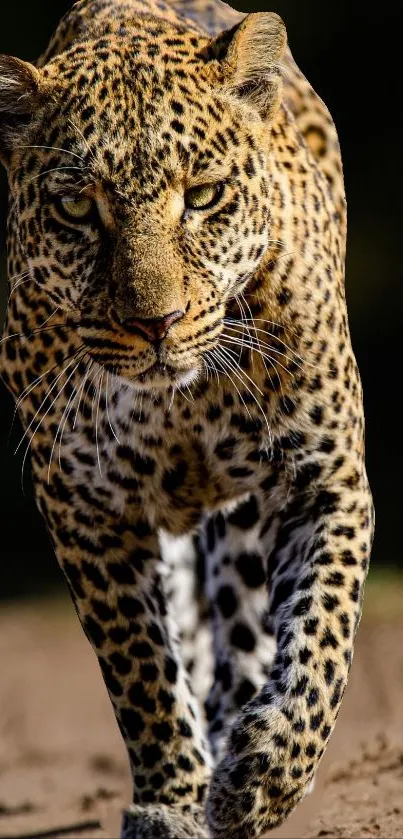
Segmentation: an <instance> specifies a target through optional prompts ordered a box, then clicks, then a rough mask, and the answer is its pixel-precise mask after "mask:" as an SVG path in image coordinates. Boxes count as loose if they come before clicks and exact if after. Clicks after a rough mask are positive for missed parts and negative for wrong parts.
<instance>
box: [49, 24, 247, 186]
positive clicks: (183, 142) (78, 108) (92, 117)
mask: <svg viewBox="0 0 403 839" xmlns="http://www.w3.org/2000/svg"><path fill="white" fill-rule="evenodd" d="M221 73H222V70H221V67H220V64H219V62H218V61H216V60H214V58H213V57H212V55H211V50H210V46H209V41H208V39H207V38H206V37H204V36H201V35H198V34H196V33H193V32H189V31H185V30H179V29H177V28H175V27H172V26H171V25H169V24H164V22H156V21H152V22H150V23H149V24H148V26H145V25H144V23H142V24H141V26H140V24H138V23H137V24H135V23H134V24H133V26H125V27H120V28H119V31H118V32H116V31H112V32H109V33H104V34H102V36H100V37H98V38H95V39H93V40H91V41H88V42H85V43H79V44H75V45H74V46H73V47H72V48H70V49H69V50H67V51H66V52H64V53H62V54H61V55H58V56H56V57H55V58H53V59H52V60H51V61H50V62H49V63H48V64H47V65H46V67H45V68H44V74H45V76H46V78H47V80H48V82H49V84H50V85H53V86H54V87H53V93H52V97H51V100H50V102H49V104H48V107H47V110H46V118H45V119H44V121H43V123H42V125H41V137H40V138H39V139H40V142H41V143H43V145H47V146H48V147H54V148H61V147H63V148H64V149H67V150H70V151H71V150H73V151H74V150H76V151H77V150H79V151H80V155H81V158H82V159H85V161H86V164H87V165H88V166H90V168H91V170H92V171H94V170H95V172H97V173H99V174H100V175H101V176H104V177H107V176H109V177H110V176H111V175H112V176H113V178H114V179H116V178H118V179H119V180H120V181H121V182H122V183H123V182H124V180H125V174H129V173H130V177H133V174H134V175H135V178H136V186H137V187H139V186H140V187H142V188H143V189H146V188H147V184H149V183H150V176H153V179H154V176H155V174H156V172H157V171H159V172H163V173H164V176H166V177H168V178H169V179H170V180H174V179H175V177H176V176H177V177H182V176H183V173H184V172H185V173H186V174H188V175H190V176H191V177H192V178H198V179H199V180H200V181H203V180H206V177H207V178H208V177H212V178H215V177H220V178H225V177H227V176H229V175H230V174H231V171H232V170H233V164H234V158H235V159H236V158H237V157H239V158H240V162H241V163H242V161H243V159H244V157H245V156H247V155H250V153H253V152H254V151H255V152H256V153H258V150H259V142H258V141H257V140H256V134H257V132H258V131H259V122H260V120H259V118H258V117H257V115H256V119H255V121H253V120H252V123H253V122H254V123H255V124H253V125H251V124H250V121H249V120H248V119H245V109H244V108H242V106H241V105H239V103H236V102H235V101H231V98H230V97H228V96H227V95H226V94H225V92H224V90H223V88H222V85H221V81H222V79H221ZM259 153H260V151H259ZM160 186H161V185H160ZM162 186H164V184H163V183H162Z"/></svg>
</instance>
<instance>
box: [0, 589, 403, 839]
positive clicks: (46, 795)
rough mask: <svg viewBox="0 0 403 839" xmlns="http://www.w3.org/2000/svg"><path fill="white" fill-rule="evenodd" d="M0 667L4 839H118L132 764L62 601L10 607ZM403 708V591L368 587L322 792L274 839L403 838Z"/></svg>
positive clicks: (0, 642) (0, 619)
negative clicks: (45, 838) (27, 837)
mask: <svg viewBox="0 0 403 839" xmlns="http://www.w3.org/2000/svg"><path fill="white" fill-rule="evenodd" d="M0 664H1V670H0V673H1V683H0V839H5V837H7V839H10V837H22V836H23V835H24V834H32V835H38V834H40V835H42V832H45V831H49V833H48V834H47V835H49V836H52V837H56V836H59V835H63V836H67V837H70V839H75V837H81V839H101V838H102V839H106V838H107V837H109V838H110V839H114V837H117V836H118V835H119V824H120V813H121V809H122V807H123V806H124V804H125V803H128V802H129V800H130V784H129V776H128V769H127V764H126V758H125V753H124V749H123V745H122V742H121V740H120V735H119V733H118V730H117V727H116V725H115V722H114V718H113V714H112V711H111V708H110V706H109V700H108V698H107V696H106V692H105V690H104V687H103V684H102V681H101V677H100V674H99V671H98V666H97V664H96V661H95V657H94V656H93V654H92V652H91V650H90V647H89V645H88V643H87V641H86V640H85V638H84V635H83V633H82V631H81V629H80V627H79V625H78V620H77V618H76V616H75V613H74V612H73V610H72V608H71V606H70V605H69V603H68V601H67V598H66V600H63V599H61V600H57V601H51V602H49V601H43V602H38V603H29V604H10V605H7V606H3V607H2V609H1V611H0ZM402 708H403V587H402V585H401V584H399V583H396V582H395V583H393V584H385V583H382V584H379V583H373V584H372V585H369V586H368V593H367V598H366V604H365V609H364V618H363V620H362V623H361V627H360V632H359V640H358V643H357V648H356V655H355V659H354V665H353V670H352V677H351V681H350V685H349V687H348V690H347V692H346V696H345V700H344V705H343V709H342V711H341V713H340V716H339V720H338V724H337V726H336V731H335V734H334V735H333V738H332V741H331V744H330V746H329V749H328V751H327V754H326V756H325V758H324V759H323V761H322V764H321V768H320V771H319V773H318V779H317V784H316V789H315V791H314V792H313V794H312V795H311V796H309V797H308V798H306V799H305V801H304V802H303V803H302V804H301V805H300V806H299V808H298V809H297V811H296V812H295V814H294V815H293V816H292V817H291V818H290V819H289V820H288V821H287V823H286V825H283V826H282V827H281V828H279V829H278V830H275V831H273V832H272V833H271V834H270V836H271V837H272V839H280V837H282V839H307V838H308V837H328V839H340V838H341V837H351V839H355V838H356V839H358V837H359V839H361V837H372V836H374V837H388V839H389V837H390V839H397V837H402V836H403V722H402ZM97 823H98V825H99V826H98V827H97V826H96V825H97ZM74 824H76V825H81V830H79V829H76V828H74V827H73V825H74ZM91 825H92V826H91ZM55 828H64V831H63V833H57V831H56V830H55Z"/></svg>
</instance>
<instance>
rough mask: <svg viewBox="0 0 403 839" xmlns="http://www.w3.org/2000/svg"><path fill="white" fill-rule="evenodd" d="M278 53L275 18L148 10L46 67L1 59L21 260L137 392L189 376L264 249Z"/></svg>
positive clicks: (280, 36)
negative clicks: (183, 24)
mask: <svg viewBox="0 0 403 839" xmlns="http://www.w3.org/2000/svg"><path fill="white" fill-rule="evenodd" d="M284 48H285V30H284V26H283V24H282V22H281V20H280V18H278V16H277V15H273V14H252V15H249V16H247V17H246V18H244V20H243V21H242V22H241V23H240V24H239V25H237V26H236V27H234V28H233V29H232V30H229V31H227V32H224V33H222V34H221V35H220V36H218V37H217V38H215V39H214V40H209V39H208V38H207V37H204V36H201V35H199V34H197V33H195V32H191V31H188V30H186V29H184V28H183V29H182V28H180V27H177V26H173V25H172V24H169V23H166V22H164V21H161V20H157V19H153V18H147V17H144V16H141V17H138V18H135V19H133V20H131V21H130V23H128V24H127V26H125V27H122V26H121V25H119V26H117V25H115V24H114V23H113V22H111V23H110V26H108V28H107V29H106V30H105V29H104V30H103V32H102V34H97V33H96V34H95V35H94V38H93V40H91V41H88V40H87V41H83V42H82V43H81V42H78V43H75V44H73V45H72V46H70V47H69V48H68V49H67V50H66V51H64V52H62V53H61V54H60V55H56V56H54V57H53V58H51V59H50V60H49V61H48V62H47V63H46V64H45V66H44V67H42V68H40V69H37V68H35V67H33V66H32V65H30V64H27V63H25V62H22V61H19V60H18V59H14V58H10V57H5V56H3V57H2V58H1V59H0V131H1V135H0V156H1V158H2V160H3V162H4V163H5V165H6V168H7V171H8V177H9V184H10V193H11V207H12V212H13V213H14V216H13V218H14V224H15V228H16V234H17V235H18V248H19V251H20V258H21V262H22V265H23V267H24V269H25V268H27V269H28V270H29V271H30V272H31V276H32V278H33V286H34V288H35V287H37V286H40V287H41V289H43V290H44V291H45V292H46V294H47V295H48V296H49V298H51V300H52V301H53V303H54V304H55V305H56V306H57V307H59V309H60V310H62V312H63V313H64V314H65V315H66V317H67V318H68V320H69V321H70V322H71V323H72V324H75V325H76V328H77V331H78V333H79V335H80V339H81V341H83V342H84V343H85V344H86V346H87V348H88V351H89V353H90V354H91V355H92V357H93V358H94V359H95V360H97V361H98V362H99V363H101V364H103V365H104V366H105V368H107V369H108V370H110V371H113V372H115V373H117V374H118V375H121V376H124V377H125V378H127V379H129V380H131V381H132V382H133V383H135V384H137V385H138V386H139V387H151V386H152V387H156V386H157V387H167V386H169V385H172V384H180V383H188V382H190V381H191V380H192V379H193V378H194V377H196V376H197V373H198V371H200V370H201V369H202V366H203V357H204V354H205V353H206V352H207V351H209V350H211V349H212V348H213V347H214V346H215V345H216V343H217V341H218V338H219V336H220V332H221V330H222V328H223V318H224V317H225V313H226V307H227V306H228V304H229V301H230V300H231V299H232V298H234V296H236V295H237V294H239V293H240V292H242V290H243V289H244V287H245V285H246V284H247V283H248V281H249V280H250V278H251V277H252V275H253V274H254V273H255V272H256V270H257V268H258V267H259V265H260V263H261V261H262V259H263V257H264V254H265V252H266V251H267V247H268V242H269V239H270V233H271V217H270V184H269V180H268V174H267V170H268V165H267V164H268V156H269V155H270V143H269V136H270V125H271V123H272V120H273V115H274V112H275V109H276V107H277V104H278V101H279V98H280V95H281V93H280V91H281V81H280V73H279V61H280V59H281V56H282V54H283V51H284ZM32 293H34V292H32Z"/></svg>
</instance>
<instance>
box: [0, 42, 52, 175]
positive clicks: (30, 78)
mask: <svg viewBox="0 0 403 839" xmlns="http://www.w3.org/2000/svg"><path fill="white" fill-rule="evenodd" d="M42 96H43V92H42V89H41V75H40V72H39V70H37V69H36V67H34V66H33V65H32V64H28V63H27V62H26V61H21V60H20V59H19V58H13V57H12V56H10V55H0V159H3V161H4V160H5V159H6V158H7V156H8V153H9V151H10V150H11V148H12V145H13V144H14V142H15V139H16V137H18V135H19V130H20V129H21V127H22V126H23V125H25V124H26V123H27V121H29V120H30V119H31V118H32V116H33V115H34V114H35V111H36V109H37V108H38V106H39V104H40V102H41V99H42Z"/></svg>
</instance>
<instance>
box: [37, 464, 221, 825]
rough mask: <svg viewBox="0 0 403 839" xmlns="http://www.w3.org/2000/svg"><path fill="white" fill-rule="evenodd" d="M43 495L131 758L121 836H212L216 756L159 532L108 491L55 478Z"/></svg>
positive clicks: (44, 487) (59, 554)
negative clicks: (190, 671)
mask: <svg viewBox="0 0 403 839" xmlns="http://www.w3.org/2000/svg"><path fill="white" fill-rule="evenodd" d="M39 493H40V499H39V502H40V507H41V509H42V511H43V513H44V514H45V517H46V519H47V522H48V527H49V529H50V532H51V536H52V538H53V542H54V546H55V549H56V554H57V557H58V561H59V563H60V565H61V567H62V569H63V571H64V573H65V575H66V578H67V581H68V584H69V588H70V590H71V593H72V597H73V600H74V603H75V606H76V609H77V612H78V615H79V617H80V620H81V623H82V625H83V628H84V630H85V633H86V635H87V636H88V638H89V640H90V642H91V644H92V646H93V648H94V650H95V652H96V655H97V657H98V661H99V664H100V667H101V670H102V674H103V677H104V680H105V683H106V687H107V689H108V692H109V696H110V698H111V701H112V704H113V707H114V710H115V714H116V718H117V721H118V725H119V728H120V730H121V732H122V736H123V738H124V741H125V744H126V747H127V751H128V756H129V760H130V766H131V771H132V776H133V788H134V792H133V801H134V805H133V808H132V811H131V812H130V813H129V814H128V816H127V818H126V822H125V828H124V831H125V832H124V835H125V836H128V837H129V836H130V837H134V836H136V837H137V836H157V835H164V836H167V837H169V836H175V837H176V836H178V835H183V836H185V835H189V836H192V837H202V836H205V835H207V834H206V832H205V829H204V827H203V824H202V820H203V819H202V814H203V810H202V802H203V799H204V797H205V791H206V786H207V783H208V779H209V765H210V758H209V754H208V749H207V747H206V744H205V740H204V735H203V731H202V727H201V723H200V720H199V712H198V708H197V705H196V702H195V700H194V698H193V696H192V695H191V692H190V689H189V683H188V678H187V675H186V672H185V669H184V667H183V665H182V662H181V660H180V657H179V653H178V649H177V646H176V642H175V641H174V636H175V632H174V631H172V626H171V616H170V614H169V612H168V609H167V605H166V601H165V595H164V591H163V587H162V585H161V579H160V573H159V572H160V565H161V560H160V557H159V543H158V538H157V534H156V533H155V532H153V530H152V528H151V527H150V524H149V522H148V521H147V519H146V517H145V516H144V515H142V514H141V513H138V514H137V516H136V515H135V514H134V515H132V514H131V515H130V517H129V516H128V517H127V518H126V517H125V516H124V517H121V516H116V515H113V514H112V513H111V512H110V509H108V508H110V503H109V502H108V500H107V493H106V492H105V494H104V496H103V495H102V493H99V492H97V491H96V490H94V489H93V488H92V487H91V485H87V484H84V483H82V484H81V485H77V486H74V485H73V484H72V482H71V479H70V478H69V476H64V475H63V474H58V473H57V472H55V473H53V476H52V479H51V483H50V485H47V483H46V482H45V481H43V482H41V483H40V484H39ZM54 496H56V497H57V499H58V500H57V505H56V506H55V504H54V502H53V501H52V499H53V497H54ZM49 502H50V503H49ZM167 805H169V807H167ZM186 830H188V831H189V832H188V833H186Z"/></svg>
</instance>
